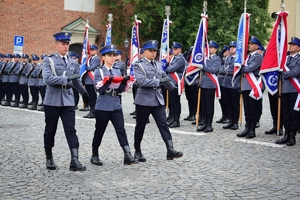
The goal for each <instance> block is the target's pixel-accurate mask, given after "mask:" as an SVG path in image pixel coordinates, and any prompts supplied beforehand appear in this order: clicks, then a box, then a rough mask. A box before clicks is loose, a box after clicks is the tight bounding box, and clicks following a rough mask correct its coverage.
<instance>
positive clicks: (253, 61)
mask: <svg viewBox="0 0 300 200" xmlns="http://www.w3.org/2000/svg"><path fill="white" fill-rule="evenodd" d="M260 45H262V43H261V42H260V41H259V40H258V38H257V37H255V36H252V38H251V40H250V44H249V52H250V54H249V55H248V58H247V60H246V62H245V66H244V67H242V68H241V70H242V71H241V72H242V73H243V74H244V77H243V80H242V86H241V91H242V95H243V103H244V112H245V120H246V124H245V130H244V131H243V132H241V133H238V134H237V136H238V137H246V138H254V137H256V134H255V127H256V123H257V122H258V120H259V117H260V114H261V101H262V99H261V98H260V99H254V98H252V97H250V96H249V94H250V92H251V90H252V89H253V88H252V87H251V85H250V82H249V81H253V82H254V81H257V80H258V79H259V75H258V73H259V70H260V66H261V63H262V59H263V57H262V55H261V54H259V53H258V52H257V50H258V48H259V46H260ZM251 73H253V76H254V80H252V79H251V78H250V79H249V80H248V78H247V77H246V75H247V74H248V75H251ZM258 90H261V88H258Z"/></svg>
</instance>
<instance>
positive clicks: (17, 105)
mask: <svg viewBox="0 0 300 200" xmlns="http://www.w3.org/2000/svg"><path fill="white" fill-rule="evenodd" d="M19 102H20V101H19V100H17V99H16V101H15V103H14V104H13V105H11V107H15V108H18V107H19Z"/></svg>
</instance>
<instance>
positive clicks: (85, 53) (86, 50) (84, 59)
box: [80, 22, 94, 80]
mask: <svg viewBox="0 0 300 200" xmlns="http://www.w3.org/2000/svg"><path fill="white" fill-rule="evenodd" d="M89 60H90V42H89V24H88V22H87V23H86V25H85V30H84V38H83V46H82V53H81V67H80V79H82V77H83V76H84V75H85V74H86V72H87V66H89ZM88 76H90V77H91V78H92V80H94V75H93V74H92V73H90V72H88Z"/></svg>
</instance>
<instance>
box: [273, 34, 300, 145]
mask: <svg viewBox="0 0 300 200" xmlns="http://www.w3.org/2000/svg"><path fill="white" fill-rule="evenodd" d="M289 45H290V47H289V52H290V55H289V56H288V57H287V61H286V68H285V69H284V71H283V73H282V79H283V82H282V95H281V99H282V116H283V125H284V129H285V131H284V137H283V138H282V139H280V140H277V141H276V144H286V145H287V146H293V145H295V144H296V133H297V130H299V119H300V114H299V111H296V110H295V109H297V108H298V107H297V106H298V104H299V101H298V100H297V99H298V98H299V92H298V91H299V89H300V88H299V81H300V78H299V77H300V55H299V51H300V39H299V38H297V37H292V38H291V41H290V42H289ZM298 109H299V108H298Z"/></svg>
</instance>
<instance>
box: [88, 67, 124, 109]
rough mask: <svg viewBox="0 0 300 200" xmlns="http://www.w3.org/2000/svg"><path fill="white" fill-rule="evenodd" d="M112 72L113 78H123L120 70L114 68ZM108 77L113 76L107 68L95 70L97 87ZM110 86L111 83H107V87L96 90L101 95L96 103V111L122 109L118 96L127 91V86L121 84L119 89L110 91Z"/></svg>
mask: <svg viewBox="0 0 300 200" xmlns="http://www.w3.org/2000/svg"><path fill="white" fill-rule="evenodd" d="M100 70H102V72H103V77H102V74H101V73H100ZM111 71H112V75H113V76H121V72H120V70H119V68H116V67H112V68H111ZM106 76H111V74H110V72H109V71H108V69H107V68H106V67H105V66H102V67H100V68H97V69H96V70H95V74H94V77H95V85H97V83H98V82H99V81H101V80H102V79H103V78H104V77H106ZM109 85H110V83H109V82H107V83H106V84H105V85H103V86H102V87H100V88H99V89H96V90H97V91H98V92H99V95H98V98H97V101H96V106H95V109H96V110H102V111H114V110H119V109H122V106H121V102H120V98H119V96H118V94H119V93H122V92H123V91H124V90H125V87H126V85H123V84H120V86H119V88H117V89H110V88H109Z"/></svg>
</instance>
